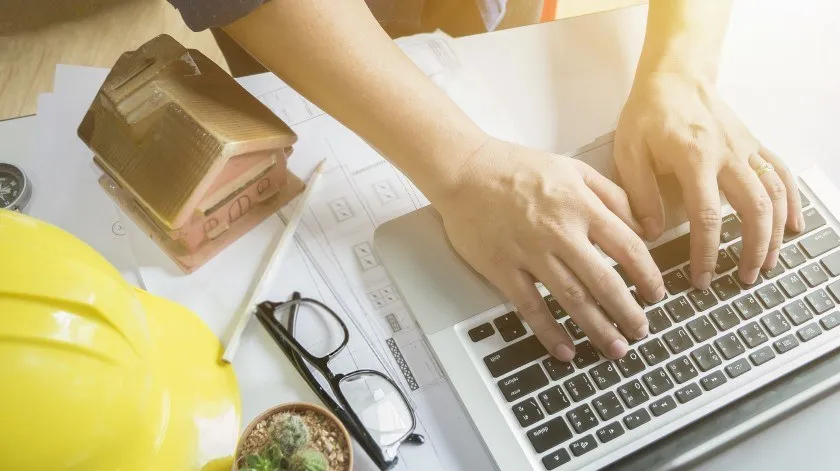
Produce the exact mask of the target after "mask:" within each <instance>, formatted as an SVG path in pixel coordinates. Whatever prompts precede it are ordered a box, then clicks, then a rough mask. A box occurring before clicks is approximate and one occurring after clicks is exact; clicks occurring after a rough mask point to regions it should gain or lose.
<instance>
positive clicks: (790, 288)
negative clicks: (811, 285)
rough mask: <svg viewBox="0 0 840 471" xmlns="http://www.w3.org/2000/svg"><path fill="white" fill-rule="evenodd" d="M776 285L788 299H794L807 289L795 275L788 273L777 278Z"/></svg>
mask: <svg viewBox="0 0 840 471" xmlns="http://www.w3.org/2000/svg"><path fill="white" fill-rule="evenodd" d="M778 283H779V288H781V289H782V291H783V292H784V293H785V296H787V297H789V298H795V297H797V296H799V295H800V294H802V293H804V292H805V290H807V289H808V288H807V287H806V286H805V283H803V282H802V279H801V278H799V275H797V274H796V273H788V274H786V275H784V276H782V277H781V278H779V281H778Z"/></svg>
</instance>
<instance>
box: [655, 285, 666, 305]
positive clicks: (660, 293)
mask: <svg viewBox="0 0 840 471" xmlns="http://www.w3.org/2000/svg"><path fill="white" fill-rule="evenodd" d="M654 296H656V302H659V301H662V300H663V299H665V287H664V286H660V287H659V288H656V293H654Z"/></svg>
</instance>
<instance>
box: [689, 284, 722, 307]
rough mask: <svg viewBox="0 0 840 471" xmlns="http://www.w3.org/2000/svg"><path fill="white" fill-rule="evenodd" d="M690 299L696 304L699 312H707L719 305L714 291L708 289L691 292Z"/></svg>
mask: <svg viewBox="0 0 840 471" xmlns="http://www.w3.org/2000/svg"><path fill="white" fill-rule="evenodd" d="M688 297H689V298H690V299H691V302H692V303H694V307H696V308H697V312H702V311H705V310H706V309H709V308H710V307H712V306H714V305H715V304H717V298H715V296H714V295H713V294H712V291H711V290H708V289H702V290H701V289H696V290H694V291H689V292H688Z"/></svg>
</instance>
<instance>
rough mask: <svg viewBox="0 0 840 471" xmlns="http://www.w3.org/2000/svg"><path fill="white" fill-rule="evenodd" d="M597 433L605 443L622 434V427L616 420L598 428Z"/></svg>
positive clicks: (599, 438)
mask: <svg viewBox="0 0 840 471" xmlns="http://www.w3.org/2000/svg"><path fill="white" fill-rule="evenodd" d="M597 435H598V440H600V441H601V443H607V442H608V441H610V440H612V439H614V438H618V437H620V436H622V435H624V427H622V426H621V424H620V423H618V422H617V421H616V422H613V423H611V424H609V425H607V426H606V427H604V428H602V429H600V430H598V433H597Z"/></svg>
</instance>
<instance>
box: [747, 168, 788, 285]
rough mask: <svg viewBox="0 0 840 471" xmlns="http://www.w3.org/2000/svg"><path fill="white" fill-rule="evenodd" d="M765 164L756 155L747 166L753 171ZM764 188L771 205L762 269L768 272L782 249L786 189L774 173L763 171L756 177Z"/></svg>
mask: <svg viewBox="0 0 840 471" xmlns="http://www.w3.org/2000/svg"><path fill="white" fill-rule="evenodd" d="M766 163H767V162H766V161H765V160H764V159H763V158H762V157H761V156H760V155H758V154H753V155H751V156H750V159H749V164H750V167H752V168H753V169H758V168H761V167H762V166H763V165H765V164H766ZM771 165H772V164H771ZM758 179H759V181H761V184H762V185H763V186H764V191H766V192H767V196H769V197H770V201H771V203H772V204H773V215H772V216H773V217H772V229H771V230H770V244H769V246H768V247H767V257H766V258H765V259H764V263H763V264H762V266H761V267H762V268H763V269H765V270H770V269H771V268H773V267H775V266H776V262H777V261H778V260H779V250H781V248H782V238H784V236H785V221H787V213H788V209H787V188H786V187H785V184H784V182H782V179H781V178H780V177H779V174H778V173H777V172H775V171H765V172H763V173H762V174H761V176H759V177H758Z"/></svg>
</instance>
